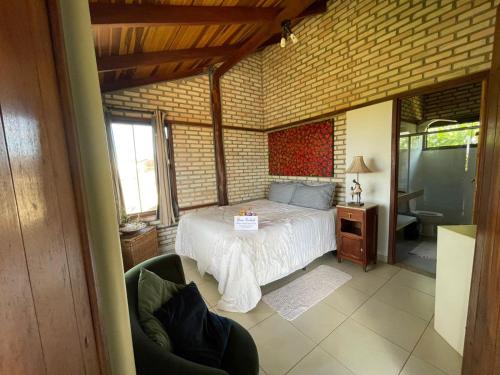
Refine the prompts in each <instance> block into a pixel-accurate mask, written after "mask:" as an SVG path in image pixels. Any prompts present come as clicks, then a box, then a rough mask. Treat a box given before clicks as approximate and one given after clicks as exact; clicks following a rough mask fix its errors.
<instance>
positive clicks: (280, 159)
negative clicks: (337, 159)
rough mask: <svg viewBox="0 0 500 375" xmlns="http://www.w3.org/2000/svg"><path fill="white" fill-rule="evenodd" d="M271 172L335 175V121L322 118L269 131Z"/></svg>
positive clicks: (320, 175) (276, 173) (295, 174)
mask: <svg viewBox="0 0 500 375" xmlns="http://www.w3.org/2000/svg"><path fill="white" fill-rule="evenodd" d="M268 144H269V174H270V175H273V176H315V177H331V176H333V124H332V122H331V121H329V120H328V121H322V122H317V123H313V124H306V125H301V126H297V127H295V128H289V129H284V130H279V131H276V132H272V133H269V134H268Z"/></svg>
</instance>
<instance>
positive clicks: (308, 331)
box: [290, 302, 347, 343]
mask: <svg viewBox="0 0 500 375" xmlns="http://www.w3.org/2000/svg"><path fill="white" fill-rule="evenodd" d="M346 318H347V315H345V314H342V313H341V312H338V311H337V310H335V309H334V308H333V307H330V306H328V305H327V304H324V303H321V302H320V303H318V304H316V305H315V306H313V307H311V308H310V309H309V310H307V311H306V312H305V313H303V314H302V315H300V316H299V317H298V318H297V319H295V320H293V321H291V322H290V323H292V324H293V325H294V326H295V327H296V328H298V329H299V330H300V331H301V332H302V333H303V334H305V335H306V336H308V337H310V338H311V339H312V340H313V341H314V342H316V343H319V342H320V341H321V340H323V339H324V338H325V337H326V336H328V335H329V334H330V333H331V332H332V331H333V330H334V329H335V328H337V327H338V325H339V324H340V323H342V322H343V321H344V320H345V319H346Z"/></svg>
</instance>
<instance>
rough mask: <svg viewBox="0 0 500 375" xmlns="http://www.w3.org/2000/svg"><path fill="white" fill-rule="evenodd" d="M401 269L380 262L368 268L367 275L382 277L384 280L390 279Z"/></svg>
mask: <svg viewBox="0 0 500 375" xmlns="http://www.w3.org/2000/svg"><path fill="white" fill-rule="evenodd" d="M400 270H401V268H399V267H397V266H393V265H390V264H387V263H381V262H378V263H377V264H372V265H369V266H368V269H367V273H369V274H370V275H373V276H377V277H381V278H383V279H390V278H391V277H393V276H394V275H396V274H397V273H398V272H399V271H400Z"/></svg>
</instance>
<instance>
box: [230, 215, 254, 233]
mask: <svg viewBox="0 0 500 375" xmlns="http://www.w3.org/2000/svg"><path fill="white" fill-rule="evenodd" d="M258 229H259V217H258V216H235V217H234V230H258Z"/></svg>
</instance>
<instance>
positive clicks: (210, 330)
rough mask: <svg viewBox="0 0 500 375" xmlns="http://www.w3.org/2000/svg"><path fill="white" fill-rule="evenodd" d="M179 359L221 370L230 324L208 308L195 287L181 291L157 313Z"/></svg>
mask: <svg viewBox="0 0 500 375" xmlns="http://www.w3.org/2000/svg"><path fill="white" fill-rule="evenodd" d="M154 315H155V317H156V318H157V319H158V320H159V321H160V322H161V323H162V325H163V327H164V328H165V330H166V331H167V333H168V335H169V337H170V340H171V341H172V346H173V351H174V353H175V354H177V355H178V356H180V357H182V358H184V359H187V360H190V361H193V362H196V363H199V364H202V365H206V366H211V367H217V368H220V367H221V363H222V358H223V356H224V352H225V350H226V346H227V342H228V339H229V330H230V328H231V322H230V321H229V319H226V318H224V317H222V316H219V315H217V314H214V313H213V312H211V311H209V310H208V309H207V306H206V305H205V301H203V298H202V297H201V294H200V292H199V291H198V288H197V287H196V284H194V283H190V284H189V285H188V286H186V287H185V288H183V289H182V290H180V291H178V292H177V293H176V294H175V295H174V296H173V297H172V298H171V299H170V300H168V301H167V302H166V303H165V304H164V305H163V306H162V307H160V308H159V309H158V310H156V311H155V312H154Z"/></svg>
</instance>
